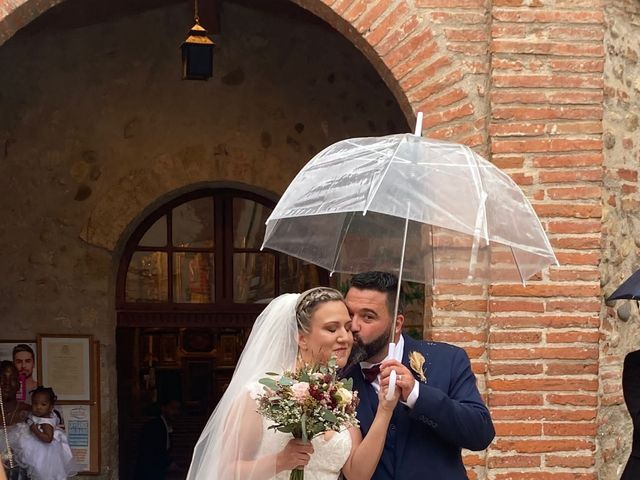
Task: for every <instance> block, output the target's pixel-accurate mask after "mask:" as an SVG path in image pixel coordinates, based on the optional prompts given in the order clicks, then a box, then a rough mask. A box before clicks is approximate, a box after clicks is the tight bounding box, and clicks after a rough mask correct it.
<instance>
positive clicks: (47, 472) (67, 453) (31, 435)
mask: <svg viewBox="0 0 640 480" xmlns="http://www.w3.org/2000/svg"><path fill="white" fill-rule="evenodd" d="M55 402H56V396H55V394H54V393H53V389H51V388H45V387H38V388H36V389H35V390H34V391H33V393H32V395H31V413H30V414H29V416H28V417H27V419H26V421H25V422H24V423H22V424H20V425H19V432H18V435H17V443H18V448H16V452H19V454H18V462H19V463H20V465H22V466H23V467H24V468H26V470H27V472H28V473H29V476H30V477H31V479H32V480H65V479H66V478H68V477H72V476H74V475H76V474H77V473H78V469H77V465H76V463H75V461H74V459H73V455H72V453H71V448H70V447H69V441H68V440H67V436H66V434H65V433H64V432H63V431H62V430H61V429H60V428H57V427H58V423H59V420H58V416H57V415H55V414H54V413H53V406H54V405H55Z"/></svg>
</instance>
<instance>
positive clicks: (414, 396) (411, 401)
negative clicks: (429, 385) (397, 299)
mask: <svg viewBox="0 0 640 480" xmlns="http://www.w3.org/2000/svg"><path fill="white" fill-rule="evenodd" d="M403 354H404V338H403V337H402V335H400V338H399V339H398V343H396V351H395V355H394V358H396V359H397V360H398V361H399V362H401V361H402V355H403ZM375 365H379V364H378V363H369V362H360V368H371V367H374V366H375ZM414 380H415V379H414ZM371 385H372V386H373V388H374V389H375V391H376V393H379V392H380V375H378V376H377V377H376V378H375V380H374V381H373V382H371ZM396 388H397V387H396ZM419 395H420V386H419V385H418V380H415V382H414V384H413V390H411V393H410V394H409V396H408V397H407V401H406V402H403V401H402V400H400V402H401V403H403V404H405V405H406V406H407V407H409V408H413V406H414V405H415V404H416V401H417V400H418V396H419Z"/></svg>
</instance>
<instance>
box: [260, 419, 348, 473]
mask: <svg viewBox="0 0 640 480" xmlns="http://www.w3.org/2000/svg"><path fill="white" fill-rule="evenodd" d="M268 426H269V423H267V421H265V422H264V435H265V437H264V438H263V448H265V453H267V452H268V453H275V452H278V451H280V450H282V449H283V448H284V446H285V445H286V444H287V442H288V441H289V440H291V434H289V433H282V432H278V431H274V430H267V427H268ZM325 435H327V434H325ZM325 435H320V436H318V437H315V438H314V439H312V440H311V443H312V444H313V450H314V451H313V455H311V459H310V460H309V463H308V464H307V466H306V468H305V469H304V478H305V480H337V478H338V477H339V476H340V470H341V469H342V466H343V465H344V464H345V463H346V461H347V459H348V458H349V453H350V452H351V434H350V433H349V431H348V430H342V431H340V432H329V434H328V439H327V438H326V437H325ZM290 474H291V472H290V471H286V472H280V473H279V474H278V475H276V477H275V479H276V480H288V479H289V475H290Z"/></svg>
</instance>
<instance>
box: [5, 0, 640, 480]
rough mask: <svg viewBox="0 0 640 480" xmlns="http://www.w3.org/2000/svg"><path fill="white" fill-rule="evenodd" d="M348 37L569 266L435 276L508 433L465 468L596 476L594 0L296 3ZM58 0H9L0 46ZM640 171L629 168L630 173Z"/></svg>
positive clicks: (441, 327) (433, 326)
mask: <svg viewBox="0 0 640 480" xmlns="http://www.w3.org/2000/svg"><path fill="white" fill-rule="evenodd" d="M294 1H295V3H297V4H299V5H300V6H302V7H303V8H306V9H309V10H311V11H313V12H314V13H316V14H317V15H319V16H320V17H322V18H323V19H325V20H326V21H327V22H328V23H330V24H331V25H332V26H333V27H335V28H336V29H337V30H339V31H340V32H342V33H343V34H344V35H345V36H346V37H347V38H349V39H350V40H351V41H352V42H353V43H354V44H355V45H356V46H357V47H358V48H359V49H360V50H361V51H362V52H363V53H364V55H366V56H367V58H368V59H369V60H370V61H371V63H372V64H373V65H374V66H375V67H376V68H377V70H378V72H379V73H380V75H381V77H382V78H383V79H384V80H385V81H386V83H387V85H388V86H389V88H390V89H391V90H392V91H393V92H394V94H395V96H396V98H397V100H398V102H399V104H400V105H401V106H402V108H403V110H404V112H405V114H406V115H407V117H409V118H412V117H413V116H414V113H415V112H417V111H423V112H424V113H425V120H424V129H425V135H428V136H432V137H438V138H447V139H450V140H454V141H459V142H463V143H466V144H468V145H470V146H472V147H474V148H476V149H477V150H478V151H479V152H481V153H483V154H485V155H487V156H488V157H489V158H490V159H491V160H492V161H493V162H494V163H495V164H496V165H498V166H499V167H501V168H503V169H504V170H505V171H506V172H507V173H508V174H509V175H511V176H512V178H513V179H514V180H515V181H516V182H517V183H518V184H519V185H521V187H522V188H523V189H524V190H525V192H526V193H527V194H528V196H529V198H530V199H531V201H532V203H533V204H534V206H535V209H536V211H537V212H538V214H539V215H540V217H541V220H542V222H543V224H544V226H545V228H546V229H547V231H548V232H549V235H550V239H551V242H552V244H553V246H554V247H555V249H556V253H557V256H558V259H559V261H560V262H561V264H562V266H561V267H558V268H552V269H551V270H550V271H547V272H544V273H543V274H541V275H540V276H539V277H538V278H536V279H534V280H533V281H532V282H531V284H530V286H529V287H527V288H523V287H521V286H520V285H506V286H494V287H491V288H486V287H485V288H482V287H473V288H468V287H458V286H446V287H444V286H443V287H438V288H437V289H436V290H435V291H434V302H433V312H432V315H431V316H430V317H431V318H430V325H428V327H429V329H428V330H429V335H430V336H432V337H433V338H434V339H437V340H444V341H449V342H453V343H456V344H459V345H461V346H464V347H465V348H466V349H467V351H468V352H469V355H470V356H471V358H472V360H473V367H474V370H475V372H476V373H477V374H478V380H479V384H480V386H481V389H482V390H483V392H484V393H485V394H486V398H487V401H488V404H489V406H490V409H491V411H492V415H493V418H494V421H495V423H496V428H497V432H498V436H497V438H496V440H495V442H494V443H493V445H492V446H491V447H490V449H489V450H488V451H487V452H482V453H480V454H471V455H468V456H467V457H466V461H467V464H468V466H469V471H470V476H471V478H479V479H483V478H491V479H496V480H506V479H514V480H517V479H525V478H526V479H553V480H565V479H566V480H569V479H581V480H588V479H595V478H596V477H597V471H596V467H595V465H596V460H595V451H596V431H597V423H596V416H597V409H598V407H599V397H598V392H599V390H600V382H599V377H598V372H599V364H600V363H599V359H600V350H599V340H600V330H599V328H600V309H601V296H600V282H599V280H600V273H599V269H598V265H599V262H600V252H601V215H602V206H601V198H602V163H603V153H602V116H603V78H602V72H603V67H604V46H603V31H604V13H603V12H604V6H603V4H602V2H601V1H600V0H493V1H491V2H489V1H488V0H413V1H400V0H379V1H369V0H323V1H318V0H294ZM55 3H57V2H56V1H55V0H51V1H48V2H47V1H44V0H31V1H29V0H22V1H20V0H11V1H4V2H1V3H0V44H1V43H2V42H4V41H6V39H7V38H9V37H10V36H11V35H12V34H13V33H15V31H16V29H17V28H20V26H22V25H24V24H26V23H27V22H28V21H30V20H32V19H33V18H35V17H36V16H38V15H39V14H41V13H42V12H44V11H46V10H47V9H48V8H50V6H51V5H53V4H55ZM634 182H635V181H634Z"/></svg>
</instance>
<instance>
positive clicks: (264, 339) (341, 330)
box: [187, 287, 399, 480]
mask: <svg viewBox="0 0 640 480" xmlns="http://www.w3.org/2000/svg"><path fill="white" fill-rule="evenodd" d="M350 329H351V319H350V317H349V312H348V310H347V307H346V306H345V304H344V299H343V297H342V295H341V294H340V292H338V291H337V290H333V289H331V288H326V287H319V288H314V289H311V290H308V291H306V292H304V293H302V294H290V293H289V294H284V295H281V296H279V297H277V298H275V299H274V300H272V301H271V303H270V304H269V305H268V306H267V307H266V308H265V310H264V311H263V312H262V314H260V316H259V317H258V319H257V320H256V323H255V325H254V327H253V330H252V331H251V335H250V336H249V339H248V341H247V345H246V347H245V348H244V351H243V352H242V355H241V357H240V360H239V362H238V365H237V367H236V370H235V373H234V375H233V378H232V379H231V382H230V384H229V386H228V388H227V390H226V392H225V394H224V395H223V397H222V399H221V400H220V402H219V403H218V406H217V407H216V409H215V410H214V412H213V414H212V415H211V418H210V419H209V421H208V423H207V425H206V426H205V428H204V430H203V432H202V434H201V436H200V439H199V440H198V443H197V444H196V447H195V450H194V453H193V459H192V462H191V467H190V469H189V474H188V475H187V479H188V480H205V479H207V480H210V479H211V480H213V479H225V480H226V479H234V480H235V479H237V480H240V479H242V480H245V479H249V480H267V479H278V480H279V479H284V480H286V479H288V478H289V475H290V473H291V470H292V469H295V468H298V467H304V474H305V480H337V479H338V477H339V476H340V474H341V473H342V474H343V475H344V476H345V477H346V478H347V479H348V480H353V479H369V478H371V475H373V472H374V470H375V468H376V465H377V464H378V461H379V459H380V456H381V454H382V450H383V448H384V441H385V437H386V433H387V427H388V426H389V422H390V420H391V416H392V414H393V409H394V408H395V406H396V404H397V402H398V398H399V391H398V393H397V394H396V395H395V396H394V398H393V399H392V400H389V401H387V400H385V395H386V389H382V390H381V391H380V394H379V397H378V400H379V402H378V407H377V412H376V417H375V420H374V423H373V425H372V426H371V429H370V430H369V431H368V433H367V435H366V437H365V438H362V434H361V433H360V429H359V428H358V427H357V426H356V427H350V428H348V429H346V430H343V431H340V432H333V431H330V432H325V433H324V434H323V435H320V436H318V437H315V438H314V439H313V440H311V443H307V444H305V443H303V442H301V441H300V440H296V439H294V438H293V437H292V436H291V434H285V433H282V432H279V431H274V430H267V427H268V426H269V425H270V423H269V421H268V420H266V419H264V418H263V417H261V416H260V415H259V414H258V413H257V412H256V408H257V405H256V402H255V398H256V395H257V394H260V393H262V386H261V385H260V384H258V380H259V379H260V378H263V377H264V376H265V373H266V372H282V371H284V370H291V369H293V368H295V367H296V366H300V364H317V363H326V362H327V361H328V360H329V358H331V357H332V356H334V357H336V358H337V363H338V366H340V367H344V366H345V364H346V363H347V359H348V358H349V353H350V352H351V347H352V344H353V335H352V334H351V330H350Z"/></svg>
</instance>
